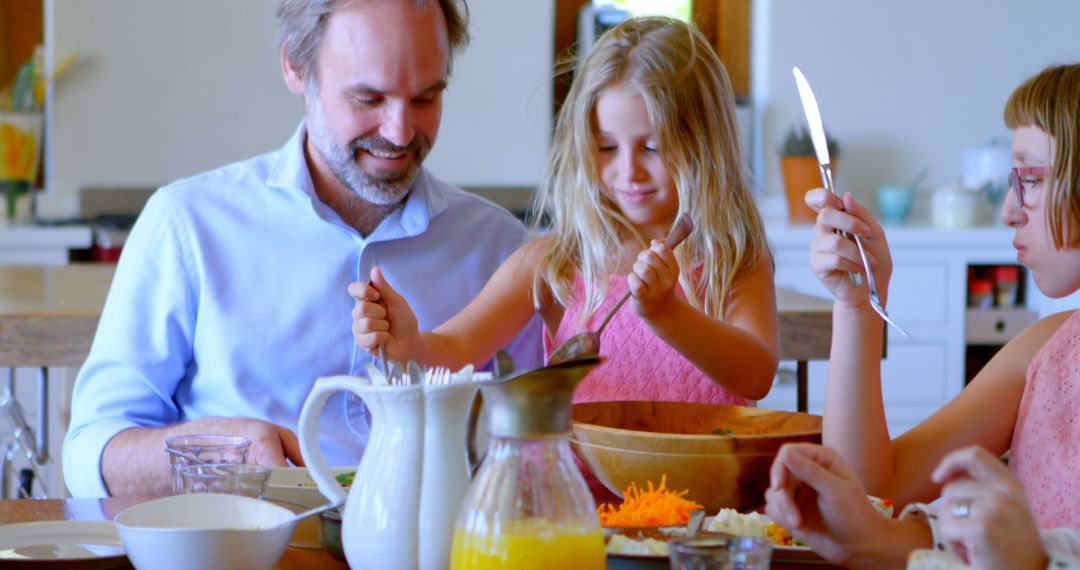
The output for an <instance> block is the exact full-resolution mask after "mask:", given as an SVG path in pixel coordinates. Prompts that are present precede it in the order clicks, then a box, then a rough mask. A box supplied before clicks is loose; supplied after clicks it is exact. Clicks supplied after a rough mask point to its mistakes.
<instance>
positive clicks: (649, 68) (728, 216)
mask: <svg viewBox="0 0 1080 570" xmlns="http://www.w3.org/2000/svg"><path fill="white" fill-rule="evenodd" d="M616 85H624V86H626V87H629V88H631V89H633V90H634V91H635V92H637V93H638V94H639V95H641V97H642V99H644V101H645V106H646V108H647V109H648V114H649V122H650V124H651V125H652V128H653V130H654V132H655V133H656V136H657V144H658V146H659V149H660V155H661V157H662V158H663V161H664V164H665V166H666V168H667V170H668V172H670V173H671V175H672V178H673V180H674V182H675V187H676V191H677V193H678V197H679V213H680V214H681V213H682V212H689V213H690V215H691V216H692V219H693V221H694V226H695V227H694V231H693V233H691V234H690V237H689V238H687V240H686V241H685V242H684V243H683V244H682V245H681V246H680V247H679V248H678V249H676V250H675V256H676V258H677V259H678V261H679V267H680V268H681V274H680V276H679V282H680V284H681V285H682V289H683V291H685V292H686V295H687V298H688V300H689V301H690V303H691V304H692V305H693V306H694V307H696V308H698V309H700V310H702V311H704V312H705V313H706V314H708V315H710V316H713V317H715V318H722V317H723V315H724V306H725V303H726V302H727V300H728V298H729V296H730V295H731V291H732V287H733V284H734V282H735V281H736V280H737V279H739V278H740V277H742V276H743V275H745V274H746V273H748V272H749V271H750V270H751V269H752V268H753V267H755V266H756V265H757V264H758V263H761V262H762V261H763V260H765V259H767V256H768V253H767V245H766V241H765V230H764V226H763V224H762V222H761V218H760V216H759V215H758V211H757V208H756V207H755V205H754V199H753V196H752V194H751V191H750V181H749V176H748V174H747V170H748V169H747V166H746V164H745V162H744V158H743V156H742V152H741V145H740V144H739V132H738V129H737V126H736V120H735V97H734V94H733V93H732V88H731V81H730V80H729V79H728V75H727V72H726V71H725V70H724V66H723V64H722V63H720V59H719V58H718V57H717V56H716V52H714V51H713V49H712V46H711V45H709V41H708V40H707V39H706V38H705V36H704V35H703V34H702V33H701V32H699V31H698V30H697V29H695V28H694V27H693V26H691V25H688V24H686V23H684V22H680V21H678V20H673V19H670V18H640V19H633V20H628V21H626V22H623V23H622V24H620V25H618V26H616V27H614V28H612V29H610V30H608V31H607V32H606V33H605V34H604V35H603V36H601V37H600V39H599V41H598V42H597V43H596V45H595V46H594V47H593V50H592V52H591V53H590V54H589V56H588V57H587V58H586V59H585V61H584V62H583V64H582V66H581V68H580V69H579V70H578V74H577V77H576V78H575V79H574V82H573V85H571V87H570V92H569V94H568V95H567V99H566V102H565V103H564V104H563V107H562V110H561V111H560V112H559V117H558V121H557V123H556V125H555V133H554V137H553V141H552V150H551V156H550V160H549V161H548V166H547V169H546V171H545V173H544V181H543V184H542V186H541V192H540V193H539V194H538V197H537V204H536V205H537V208H536V210H537V211H541V212H543V213H545V214H546V215H547V216H548V217H549V218H550V221H551V224H552V229H553V230H554V232H553V233H554V237H553V239H552V240H551V241H550V249H548V250H547V251H546V252H544V255H543V257H542V258H541V260H540V264H539V266H538V267H537V271H536V274H535V275H536V277H535V278H534V281H533V294H534V299H538V300H539V299H544V298H546V296H545V295H543V291H544V288H545V286H546V288H547V289H548V290H549V291H550V292H551V294H552V295H553V297H554V300H555V301H557V302H559V303H560V304H561V305H563V306H566V305H567V304H568V302H569V300H570V299H571V297H572V295H573V286H574V271H575V270H577V271H580V272H581V274H582V278H583V279H584V282H585V291H586V295H585V299H583V310H582V311H581V315H582V319H584V318H587V316H588V315H590V314H592V313H593V312H594V311H595V310H596V309H597V308H598V307H599V305H600V302H601V301H602V300H603V298H604V297H605V295H606V293H607V282H608V277H610V276H611V275H613V274H614V272H615V270H616V264H617V263H618V256H617V255H616V253H615V252H618V251H619V247H620V244H621V243H622V242H623V241H624V240H625V239H626V238H627V237H629V236H633V237H634V238H636V239H637V240H638V241H639V242H640V243H641V246H642V248H645V247H647V246H648V244H647V243H646V241H645V239H644V238H643V237H642V236H641V235H639V234H638V232H637V231H636V230H635V229H634V227H633V226H632V225H631V224H630V222H628V221H627V220H626V218H625V217H624V216H623V215H622V214H621V212H620V211H619V209H618V207H617V206H616V205H615V203H614V202H612V201H611V200H610V199H608V198H607V197H606V196H605V195H604V193H603V192H601V189H600V182H599V168H598V166H597V162H596V148H597V140H596V135H595V132H594V129H595V127H596V123H595V114H594V112H595V109H596V102H597V99H598V97H599V95H600V93H601V92H602V91H603V90H604V89H607V88H610V87H613V86H616ZM672 221H674V220H672ZM537 223H539V220H538V222H537ZM699 266H700V271H701V275H700V279H698V280H696V283H697V284H696V285H692V282H691V275H690V273H691V272H696V271H697V270H698V268H699Z"/></svg>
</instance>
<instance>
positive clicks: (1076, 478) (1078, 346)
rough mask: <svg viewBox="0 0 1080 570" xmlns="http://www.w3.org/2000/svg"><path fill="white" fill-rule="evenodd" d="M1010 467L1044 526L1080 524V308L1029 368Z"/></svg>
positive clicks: (1076, 526)
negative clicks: (1025, 490)
mask: <svg viewBox="0 0 1080 570" xmlns="http://www.w3.org/2000/svg"><path fill="white" fill-rule="evenodd" d="M1009 470H1010V471H1012V472H1013V474H1015V475H1016V476H1017V477H1018V478H1019V479H1020V480H1021V481H1023V483H1024V486H1025V487H1026V488H1027V493H1028V501H1029V502H1030V504H1031V509H1032V511H1034V513H1035V520H1036V521H1037V522H1038V523H1039V527H1041V528H1057V527H1068V528H1080V311H1075V312H1073V314H1072V315H1070V316H1069V318H1067V319H1066V320H1065V322H1064V323H1062V325H1061V327H1060V328H1059V329H1058V330H1057V332H1055V333H1054V334H1053V336H1051V337H1050V339H1049V340H1048V341H1047V342H1046V344H1045V345H1043V347H1042V349H1040V350H1039V352H1038V353H1037V354H1036V355H1035V359H1034V360H1032V361H1031V365H1029V366H1028V369H1027V381H1026V383H1025V386H1024V396H1023V398H1022V399H1021V400H1020V411H1019V413H1018V415H1017V417H1016V428H1015V429H1014V430H1013V439H1012V456H1011V458H1010V459H1009Z"/></svg>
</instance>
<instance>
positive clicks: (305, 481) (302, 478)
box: [266, 467, 356, 507]
mask: <svg viewBox="0 0 1080 570" xmlns="http://www.w3.org/2000/svg"><path fill="white" fill-rule="evenodd" d="M353 471H356V468H355V467H331V468H330V472H331V473H333V474H334V476H335V477H336V476H338V475H341V474H342V473H351V472H353ZM266 496H268V497H271V498H274V499H281V500H284V501H291V502H294V503H299V504H301V505H304V506H307V507H317V506H319V505H325V504H326V502H327V499H326V497H323V496H322V493H320V492H319V488H318V487H317V486H315V480H314V479H312V478H311V475H310V474H309V473H308V470H307V469H306V468H304V467H275V468H274V469H271V470H270V480H269V482H268V483H267V487H266Z"/></svg>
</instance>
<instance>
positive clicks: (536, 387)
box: [481, 356, 603, 439]
mask: <svg viewBox="0 0 1080 570" xmlns="http://www.w3.org/2000/svg"><path fill="white" fill-rule="evenodd" d="M602 361H603V359H601V358H599V357H596V356H590V357H586V358H578V359H575V360H569V361H566V362H562V363H560V364H556V365H553V366H545V367H543V368H536V369H534V370H527V371H524V372H519V373H516V374H512V375H510V376H507V377H506V378H499V379H496V380H493V381H491V382H485V385H484V386H483V387H482V388H481V390H482V391H483V394H484V405H485V406H486V407H487V408H488V409H487V412H486V413H487V417H488V422H487V423H488V432H489V433H490V434H491V435H492V436H493V437H511V438H520V439H529V438H536V437H544V436H551V435H558V434H564V433H569V432H570V401H571V399H572V398H573V396H574V389H575V388H577V385H578V384H579V383H580V382H581V381H582V380H583V379H584V378H585V375H586V374H588V373H589V371H590V370H592V369H593V367H595V366H596V365H598V364H600V363H601V362H602Z"/></svg>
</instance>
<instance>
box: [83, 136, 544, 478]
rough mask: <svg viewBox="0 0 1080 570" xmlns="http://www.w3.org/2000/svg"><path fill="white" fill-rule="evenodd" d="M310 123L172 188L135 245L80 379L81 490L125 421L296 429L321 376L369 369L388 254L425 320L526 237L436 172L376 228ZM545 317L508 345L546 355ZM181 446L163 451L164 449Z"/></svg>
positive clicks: (349, 437) (354, 445)
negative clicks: (364, 346)
mask: <svg viewBox="0 0 1080 570" xmlns="http://www.w3.org/2000/svg"><path fill="white" fill-rule="evenodd" d="M304 140H305V130H304V127H303V125H302V124H301V126H300V128H298V129H297V131H296V133H295V134H294V135H293V137H292V139H290V140H289V142H288V144H286V145H285V147H284V148H282V149H281V150H279V151H277V152H273V153H270V154H266V155H263V156H259V157H256V158H254V159H251V160H248V161H245V162H240V163H236V164H233V165H230V166H226V167H224V168H221V169H218V170H214V171H211V172H207V173H204V174H201V175H198V176H195V177H193V178H188V179H184V180H180V181H178V182H175V183H173V184H170V185H168V186H165V187H162V188H161V189H159V190H158V191H157V192H156V193H155V194H154V195H153V197H152V198H151V199H150V201H149V202H148V203H147V204H146V207H145V209H144V210H143V211H142V214H141V215H140V216H139V219H138V221H137V222H136V224H135V227H134V228H132V231H131V234H130V235H129V237H128V240H127V242H126V243H125V245H124V249H123V253H122V255H121V258H120V262H119V265H118V266H117V269H116V275H115V277H114V278H113V282H112V287H111V288H110V290H109V295H108V299H107V300H106V303H105V307H104V310H103V312H102V315H101V320H100V323H99V325H98V330H97V334H96V335H95V337H94V342H93V345H92V347H91V349H90V355H89V357H88V358H87V360H86V362H85V364H84V365H83V367H82V370H81V371H80V372H79V376H78V378H77V380H76V383H75V392H74V398H73V402H72V418H71V425H70V428H69V431H68V433H67V437H66V438H65V440H64V452H63V467H64V479H65V481H66V483H67V486H68V489H69V490H70V491H71V493H72V495H74V496H75V497H103V496H105V495H106V493H107V490H106V487H105V484H104V482H103V480H102V478H101V454H102V451H103V450H104V449H105V446H106V444H107V443H108V442H109V440H110V439H112V438H113V437H114V436H115V435H116V434H117V433H119V432H120V431H122V430H125V429H128V428H131V427H139V426H142V427H160V426H165V425H168V424H172V423H176V422H182V421H187V420H193V419H198V418H202V417H208V416H221V417H247V418H255V419H261V420H266V421H269V422H272V423H275V424H279V425H282V426H285V427H287V428H289V429H291V430H294V431H296V430H297V429H298V428H297V422H298V419H299V414H300V408H301V407H302V406H303V403H304V399H305V398H306V397H307V394H308V392H309V391H310V389H311V386H312V385H313V383H314V381H315V379H316V378H318V377H321V376H328V375H335V374H343V373H353V374H358V373H362V372H363V370H364V365H365V364H366V363H367V362H368V361H369V360H370V359H369V356H368V355H367V354H366V353H364V352H363V351H360V350H358V349H356V348H355V344H354V342H353V337H352V332H351V324H352V316H351V310H352V306H353V301H352V299H351V298H350V297H349V295H348V292H347V290H346V287H347V285H348V283H350V282H351V281H357V280H360V281H364V280H367V279H368V276H369V275H370V271H371V268H372V267H373V266H375V265H379V266H380V267H381V268H382V271H383V273H384V274H385V275H386V278H387V280H388V282H389V283H390V284H391V285H393V286H394V288H395V289H397V290H398V291H399V292H401V293H402V294H403V295H404V297H405V298H406V299H408V300H409V302H410V305H411V306H412V308H413V310H414V311H415V312H416V316H417V317H418V319H419V323H420V329H421V330H430V329H432V328H435V327H436V326H438V325H439V324H441V323H443V322H444V321H446V320H447V319H448V318H450V317H451V316H453V315H454V314H455V313H457V312H458V311H459V310H460V309H461V308H462V307H464V306H465V304H466V303H468V301H470V300H471V299H472V298H473V297H474V296H476V294H477V293H479V292H480V289H481V288H482V287H483V286H484V284H485V283H486V282H487V280H488V278H489V277H490V276H491V274H492V273H494V271H495V269H496V268H497V267H498V266H499V264H500V263H501V262H502V261H503V260H504V259H505V258H506V257H507V256H508V255H509V254H510V253H512V252H513V251H514V250H515V249H517V248H518V247H519V246H520V245H521V244H522V243H523V241H524V239H525V229H524V227H523V226H522V224H521V223H520V222H519V221H518V220H517V219H515V218H514V217H513V216H512V215H510V213H509V212H507V211H506V210H504V209H502V208H500V207H499V206H497V205H495V204H493V203H491V202H489V201H487V200H484V199H482V198H480V197H478V196H475V195H473V194H469V193H466V192H463V191H462V190H459V189H457V188H454V187H451V186H449V185H447V184H445V183H443V182H441V181H439V180H437V179H435V178H434V177H433V176H431V175H430V174H429V173H428V172H427V171H426V170H424V171H422V172H421V174H420V176H419V177H418V180H417V183H416V185H415V187H414V188H413V189H412V191H411V193H410V194H409V197H408V199H407V200H406V203H405V205H404V206H403V207H402V208H399V209H398V210H397V211H395V212H394V213H392V214H391V215H390V216H389V217H387V218H386V219H385V220H383V222H382V223H381V224H380V225H379V227H378V228H376V230H375V231H374V232H373V233H372V234H371V235H370V236H368V237H367V238H364V237H362V236H361V235H360V234H359V233H358V232H357V231H356V230H355V229H353V228H352V227H351V226H349V225H347V224H346V223H344V222H343V221H342V220H341V218H339V217H338V215H337V214H336V213H335V212H334V211H333V210H331V209H330V208H329V207H328V206H327V205H326V204H324V203H322V202H320V201H319V199H318V198H317V197H316V195H315V191H314V187H313V186H312V182H311V177H310V175H309V173H308V170H307V166H306V162H305V159H304V152H303V143H304ZM540 326H541V325H540V322H539V319H536V318H534V319H533V320H532V321H531V322H530V324H529V326H528V327H527V328H526V329H525V330H524V331H523V332H522V333H521V335H520V336H519V337H518V338H517V339H515V341H514V342H513V343H512V344H511V345H510V346H508V347H507V350H508V351H509V352H510V354H511V356H512V357H513V358H514V360H515V363H516V364H517V367H518V368H527V367H533V366H538V365H540V363H541V361H542V356H543V355H542V346H541V341H540V338H541V337H540V330H541V329H540ZM360 410H361V413H359V414H358V413H357V404H356V403H355V402H349V401H347V399H346V398H345V397H344V396H343V395H342V394H338V395H336V396H335V397H334V398H333V399H331V401H330V402H329V403H328V404H327V407H326V410H325V411H324V413H323V415H322V416H321V418H320V424H321V428H320V433H319V435H320V443H321V447H322V450H323V454H324V457H325V458H326V460H327V462H328V463H329V464H330V465H355V464H357V463H358V462H359V459H360V455H361V454H362V452H363V447H364V444H365V443H366V440H363V439H361V438H362V437H363V436H364V435H366V433H367V426H356V425H354V423H355V422H354V423H350V421H349V417H354V418H355V417H357V416H359V417H363V413H362V408H361V409H360ZM164 453H165V451H164V450H162V454H164Z"/></svg>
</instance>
